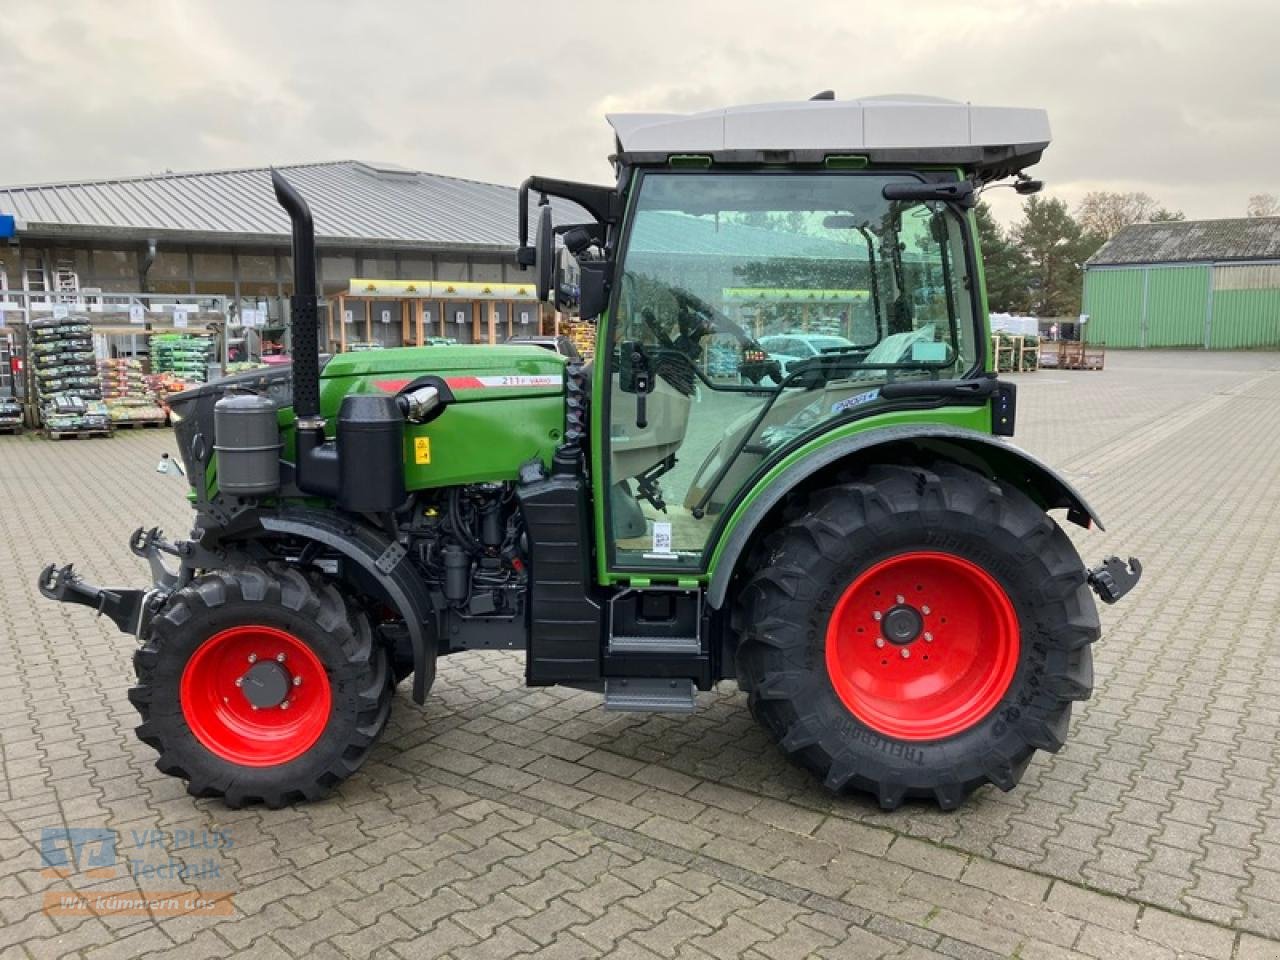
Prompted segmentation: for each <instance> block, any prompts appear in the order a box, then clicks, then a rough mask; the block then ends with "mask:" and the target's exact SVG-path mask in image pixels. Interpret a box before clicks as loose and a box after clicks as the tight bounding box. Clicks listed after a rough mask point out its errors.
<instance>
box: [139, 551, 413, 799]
mask: <svg viewBox="0 0 1280 960" xmlns="http://www.w3.org/2000/svg"><path fill="white" fill-rule="evenodd" d="M134 669H135V671H136V673H137V677H138V684H137V686H135V687H133V688H132V689H131V690H130V691H129V699H130V700H131V701H132V702H133V704H134V706H135V707H137V709H138V712H139V713H140V714H141V715H142V723H141V724H140V725H139V726H138V728H137V733H138V737H139V738H140V739H141V740H142V741H143V742H144V743H146V744H148V745H150V746H152V747H154V748H155V749H156V750H157V751H158V752H159V754H160V757H159V759H158V760H157V761H156V767H157V768H158V769H159V770H161V771H162V772H164V773H167V774H170V775H172V776H176V777H181V778H182V779H184V780H186V781H188V786H187V789H188V791H189V792H190V793H192V794H193V795H195V796H198V797H215V796H216V797H222V798H223V799H224V801H225V802H226V803H227V805H228V806H231V807H240V806H243V805H245V804H249V803H255V802H261V803H265V804H266V805H267V806H269V807H281V806H284V805H286V804H289V803H293V802H296V801H302V800H315V799H318V798H320V797H322V796H324V795H325V794H326V793H327V792H328V791H329V790H331V789H332V788H333V787H334V786H335V785H337V784H338V783H341V782H342V781H343V780H345V779H346V778H347V777H349V776H350V775H351V774H352V773H354V772H355V771H356V770H357V769H358V768H359V766H360V765H361V764H362V763H363V762H364V760H365V758H366V757H367V756H368V754H369V751H370V750H371V749H372V747H373V745H374V743H375V742H376V741H377V739H378V736H379V735H380V734H381V733H382V730H383V728H384V727H385V726H386V723H387V717H388V715H389V713H390V709H391V696H392V681H391V676H392V674H391V668H390V663H389V656H388V651H387V649H386V646H385V645H384V644H383V643H381V642H377V641H375V640H374V636H373V632H372V630H371V628H370V625H369V620H368V617H367V616H366V615H365V614H364V612H363V611H361V610H360V609H359V608H358V607H357V606H356V605H354V604H349V603H348V602H347V601H346V600H345V599H344V598H343V596H342V594H341V593H340V592H339V591H338V590H337V588H335V587H334V586H333V585H332V584H331V583H327V582H325V581H324V580H323V579H322V578H321V577H319V576H318V575H310V576H308V575H305V574H303V573H301V572H300V571H298V570H296V569H293V568H291V567H288V566H286V565H283V564H273V565H271V566H269V567H259V566H246V567H243V568H239V569H234V570H222V571H217V572H215V573H209V574H205V575H203V576H201V577H199V578H197V579H196V580H194V581H193V582H192V583H191V584H190V585H189V586H187V587H184V588H183V589H182V590H179V591H178V592H177V593H175V594H174V595H173V597H171V598H170V599H169V601H168V602H167V603H166V604H165V606H164V607H163V608H162V609H161V611H160V612H159V613H158V614H157V615H156V617H155V618H154V619H153V620H152V624H151V632H150V634H149V636H148V639H147V642H146V643H145V644H144V645H143V646H142V647H141V648H139V649H138V651H137V652H136V653H135V655H134Z"/></svg>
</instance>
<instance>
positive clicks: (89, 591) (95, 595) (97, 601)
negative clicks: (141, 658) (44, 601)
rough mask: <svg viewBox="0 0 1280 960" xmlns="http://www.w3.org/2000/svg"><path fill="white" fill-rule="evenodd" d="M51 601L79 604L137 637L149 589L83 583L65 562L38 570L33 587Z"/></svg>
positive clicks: (145, 608)
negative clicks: (118, 587)
mask: <svg viewBox="0 0 1280 960" xmlns="http://www.w3.org/2000/svg"><path fill="white" fill-rule="evenodd" d="M36 585H37V586H38V587H39V588H40V592H41V593H42V594H44V595H45V596H46V597H48V598H49V599H50V600H57V601H58V602H60V603H78V604H80V605H81V606H84V607H89V608H91V609H93V610H96V611H97V612H98V616H104V617H106V618H107V619H109V620H111V621H112V622H113V623H114V624H115V625H116V626H117V627H119V628H120V630H121V631H122V632H124V633H128V634H131V635H133V636H138V635H139V634H140V633H141V632H142V627H143V622H142V618H143V614H144V613H145V612H146V610H147V606H148V604H147V597H148V595H149V594H152V593H154V591H150V590H104V589H103V588H102V587H95V586H93V585H92V584H89V583H86V582H85V581H84V580H83V579H82V578H81V577H80V575H79V574H77V573H76V572H75V570H73V569H72V564H70V563H68V564H67V565H66V566H64V567H59V566H57V565H56V564H52V563H51V564H49V565H48V566H47V567H45V568H44V569H43V570H41V571H40V579H39V580H38V581H37V584H36Z"/></svg>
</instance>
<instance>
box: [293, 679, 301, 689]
mask: <svg viewBox="0 0 1280 960" xmlns="http://www.w3.org/2000/svg"><path fill="white" fill-rule="evenodd" d="M293 685H294V686H295V687H300V686H302V678H301V677H294V678H293Z"/></svg>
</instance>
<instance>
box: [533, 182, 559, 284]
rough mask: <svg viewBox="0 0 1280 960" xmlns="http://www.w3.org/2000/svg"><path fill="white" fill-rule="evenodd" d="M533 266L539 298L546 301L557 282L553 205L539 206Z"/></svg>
mask: <svg viewBox="0 0 1280 960" xmlns="http://www.w3.org/2000/svg"><path fill="white" fill-rule="evenodd" d="M533 247H534V261H533V268H534V272H535V274H536V276H537V281H536V283H537V289H538V299H539V300H540V301H542V302H543V303H546V302H547V300H548V299H550V296H551V288H552V285H553V284H554V282H555V269H556V259H555V253H556V235H555V229H554V228H553V227H552V225H551V205H550V204H545V203H544V204H543V205H542V206H540V207H538V232H537V234H536V236H535V237H534V241H533Z"/></svg>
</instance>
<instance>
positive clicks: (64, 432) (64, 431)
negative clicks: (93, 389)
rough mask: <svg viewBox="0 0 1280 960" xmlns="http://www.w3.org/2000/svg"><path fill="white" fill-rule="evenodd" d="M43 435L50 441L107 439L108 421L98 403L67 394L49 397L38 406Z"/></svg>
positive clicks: (108, 434) (104, 410)
mask: <svg viewBox="0 0 1280 960" xmlns="http://www.w3.org/2000/svg"><path fill="white" fill-rule="evenodd" d="M40 415H41V419H42V420H43V421H44V435H45V436H46V437H48V438H49V439H50V440H60V439H62V438H63V437H83V436H90V437H91V436H104V437H106V436H110V435H111V418H110V417H108V416H107V407H106V404H104V403H103V402H102V401H101V400H85V399H84V398H83V397H77V396H74V395H72V394H69V393H62V394H58V395H57V396H54V397H49V398H47V399H45V400H43V401H41V404H40Z"/></svg>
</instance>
